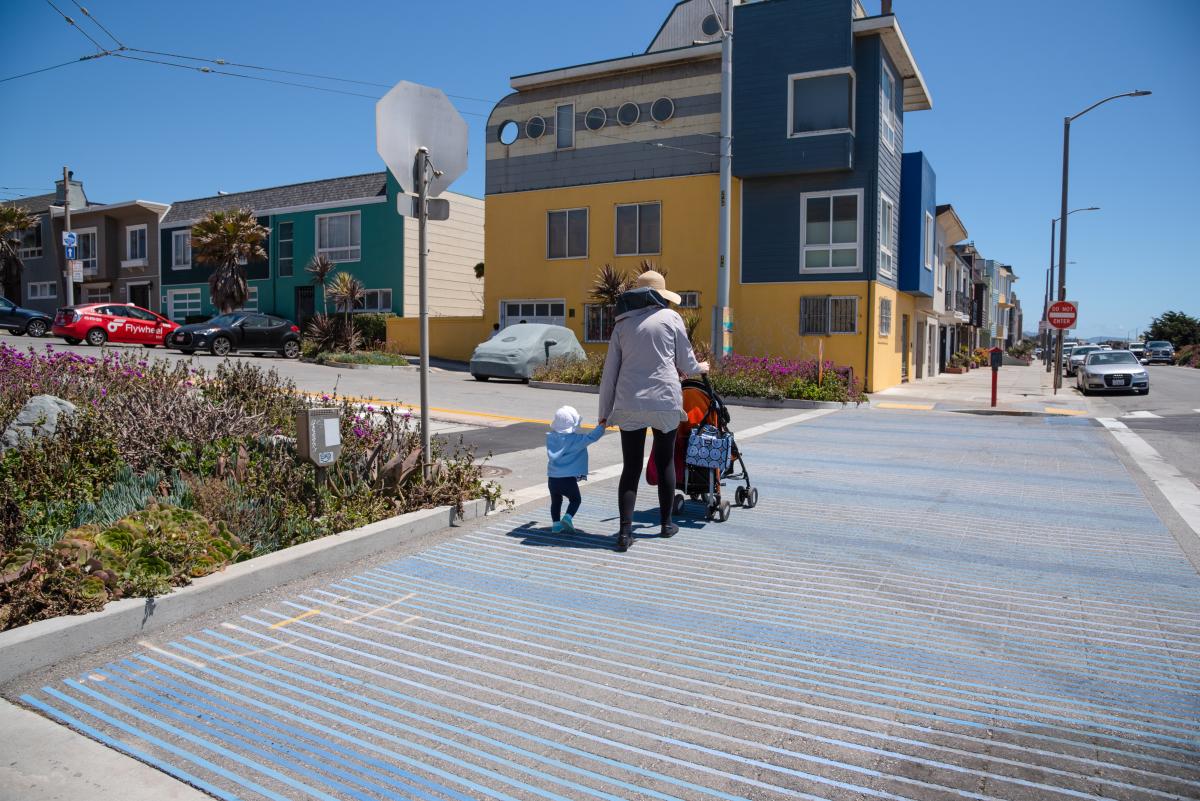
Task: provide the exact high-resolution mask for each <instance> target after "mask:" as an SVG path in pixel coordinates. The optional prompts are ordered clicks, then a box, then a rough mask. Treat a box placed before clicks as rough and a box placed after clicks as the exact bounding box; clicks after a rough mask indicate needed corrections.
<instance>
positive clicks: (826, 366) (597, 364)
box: [531, 353, 867, 408]
mask: <svg viewBox="0 0 1200 801" xmlns="http://www.w3.org/2000/svg"><path fill="white" fill-rule="evenodd" d="M603 372H604V355H603V354H596V353H593V354H591V355H589V356H588V358H587V359H586V360H585V361H559V362H552V363H550V364H549V365H547V366H546V367H543V368H540V369H538V370H537V371H536V372H535V373H534V375H533V381H532V382H531V385H533V386H543V387H548V388H555V389H579V390H581V391H595V389H594V388H595V387H598V386H599V385H600V377H601V375H602V374H603ZM709 381H711V382H712V386H713V389H714V390H715V391H716V392H717V394H718V395H720V396H721V397H722V398H724V400H725V401H726V402H728V403H740V404H743V405H747V406H781V407H794V408H812V407H817V406H825V405H840V404H845V403H854V404H859V403H866V402H867V397H866V395H864V394H863V392H862V387H861V386H860V385H859V383H858V380H857V379H856V378H855V377H854V374H853V371H852V370H851V369H850V368H848V367H839V366H837V365H835V364H834V363H833V362H829V361H827V362H825V363H823V364H821V363H819V362H817V361H816V360H811V359H810V360H805V361H801V360H795V359H783V358H778V357H768V356H741V355H737V354H734V355H731V356H726V357H725V358H724V359H722V360H720V362H717V363H715V364H714V365H713V368H712V371H711V372H710V373H709Z"/></svg>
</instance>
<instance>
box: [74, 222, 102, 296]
mask: <svg viewBox="0 0 1200 801" xmlns="http://www.w3.org/2000/svg"><path fill="white" fill-rule="evenodd" d="M75 235H76V239H75V246H76V247H75V251H76V253H77V254H78V256H79V260H80V261H82V262H83V274H84V275H95V274H96V271H97V270H98V268H99V262H98V261H97V250H96V229H95V228H92V229H91V230H88V231H76V232H75ZM105 300H108V298H105Z"/></svg>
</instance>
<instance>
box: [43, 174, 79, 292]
mask: <svg viewBox="0 0 1200 801" xmlns="http://www.w3.org/2000/svg"><path fill="white" fill-rule="evenodd" d="M70 175H71V172H70V170H68V169H67V168H66V167H65V166H64V167H63V232H64V233H65V232H67V231H70V230H71V180H70ZM50 230H51V231H53V230H54V228H53V227H51V229H50ZM76 247H79V245H78V244H76ZM62 248H63V251H62V253H63V268H64V270H63V278H64V279H66V280H64V281H63V284H65V287H64V288H65V289H66V291H67V293H66V298H67V305H68V306H74V305H75V280H74V277H73V276H72V275H71V262H70V261H69V260H68V259H67V245H66V243H63V246H62ZM76 255H78V254H76Z"/></svg>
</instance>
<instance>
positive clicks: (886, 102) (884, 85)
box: [879, 64, 898, 150]
mask: <svg viewBox="0 0 1200 801" xmlns="http://www.w3.org/2000/svg"><path fill="white" fill-rule="evenodd" d="M879 116H880V119H881V120H882V123H883V143H884V144H885V145H887V147H888V150H895V149H896V145H897V142H896V139H897V138H898V137H897V135H896V129H897V127H898V126H897V120H896V77H895V76H894V75H892V71H891V70H890V69H888V66H887V64H884V65H883V76H882V80H880V82H879Z"/></svg>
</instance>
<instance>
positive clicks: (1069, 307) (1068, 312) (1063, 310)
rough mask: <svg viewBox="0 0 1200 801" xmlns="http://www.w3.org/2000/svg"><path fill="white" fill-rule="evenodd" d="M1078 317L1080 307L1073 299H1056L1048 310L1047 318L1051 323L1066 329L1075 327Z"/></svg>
mask: <svg viewBox="0 0 1200 801" xmlns="http://www.w3.org/2000/svg"><path fill="white" fill-rule="evenodd" d="M1078 318H1079V307H1078V306H1077V305H1076V304H1075V301H1073V300H1058V301H1055V302H1054V303H1051V304H1050V310H1049V311H1048V312H1046V319H1047V320H1048V321H1049V323H1050V325H1052V326H1054V327H1055V328H1061V329H1064V330H1065V329H1068V328H1074V327H1075V322H1076V320H1077V319H1078Z"/></svg>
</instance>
